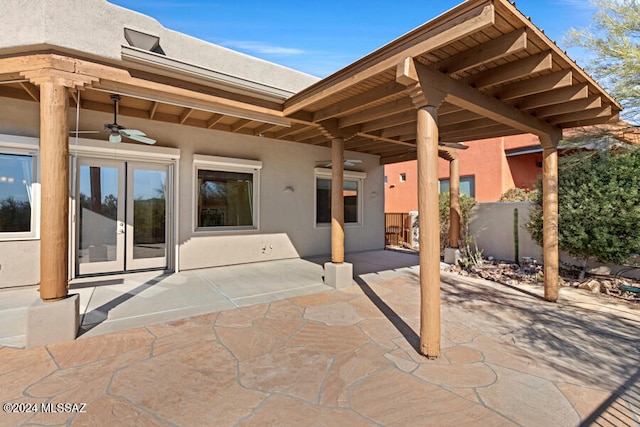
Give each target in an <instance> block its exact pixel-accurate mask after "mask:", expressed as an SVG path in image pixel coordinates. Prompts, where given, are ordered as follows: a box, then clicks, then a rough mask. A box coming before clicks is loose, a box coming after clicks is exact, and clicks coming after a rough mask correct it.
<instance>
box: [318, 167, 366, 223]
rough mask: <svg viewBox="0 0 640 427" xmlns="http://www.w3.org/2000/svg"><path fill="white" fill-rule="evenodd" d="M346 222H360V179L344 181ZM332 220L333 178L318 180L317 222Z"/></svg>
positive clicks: (343, 192)
mask: <svg viewBox="0 0 640 427" xmlns="http://www.w3.org/2000/svg"><path fill="white" fill-rule="evenodd" d="M342 188H343V191H342V194H343V196H344V222H345V224H346V223H357V222H358V181H347V180H344V181H343V187H342ZM330 222H331V180H330V179H325V178H318V179H317V180H316V223H317V224H327V223H330Z"/></svg>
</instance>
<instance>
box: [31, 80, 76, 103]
mask: <svg viewBox="0 0 640 427" xmlns="http://www.w3.org/2000/svg"><path fill="white" fill-rule="evenodd" d="M20 87H21V88H22V89H24V91H25V92H27V94H28V95H29V97H31V99H33V100H34V101H36V102H40V89H38V87H37V86H36V85H34V84H32V83H29V82H20ZM76 102H77V101H76Z"/></svg>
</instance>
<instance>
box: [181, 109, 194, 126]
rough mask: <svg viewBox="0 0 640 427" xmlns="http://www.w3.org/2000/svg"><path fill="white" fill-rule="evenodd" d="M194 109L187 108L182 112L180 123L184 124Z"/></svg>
mask: <svg viewBox="0 0 640 427" xmlns="http://www.w3.org/2000/svg"><path fill="white" fill-rule="evenodd" d="M194 111H195V110H194V109H193V108H185V109H184V111H183V112H182V114H180V124H181V125H183V124H184V123H185V122H186V121H187V119H188V118H189V117H190V116H191V115H192V114H193V112H194Z"/></svg>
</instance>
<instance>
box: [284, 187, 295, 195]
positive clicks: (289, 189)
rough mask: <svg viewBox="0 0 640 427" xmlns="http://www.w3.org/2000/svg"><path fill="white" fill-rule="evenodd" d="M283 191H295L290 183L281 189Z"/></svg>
mask: <svg viewBox="0 0 640 427" xmlns="http://www.w3.org/2000/svg"><path fill="white" fill-rule="evenodd" d="M282 192H283V193H294V192H295V191H294V190H293V187H291V186H290V185H288V186H286V187H284V190H282Z"/></svg>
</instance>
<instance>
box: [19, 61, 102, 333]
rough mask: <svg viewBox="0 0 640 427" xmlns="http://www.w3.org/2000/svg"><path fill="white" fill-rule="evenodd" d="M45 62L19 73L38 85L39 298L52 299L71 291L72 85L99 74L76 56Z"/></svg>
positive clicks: (57, 298) (78, 85) (62, 296)
mask: <svg viewBox="0 0 640 427" xmlns="http://www.w3.org/2000/svg"><path fill="white" fill-rule="evenodd" d="M40 60H41V61H43V60H42V59H40ZM44 61H45V63H46V64H47V65H49V67H45V68H34V69H32V70H29V71H24V72H21V74H22V75H23V76H24V77H25V78H27V79H29V81H30V82H31V83H33V84H35V85H37V86H39V87H40V298H41V299H42V301H45V302H52V301H59V300H62V299H65V298H66V297H67V295H68V280H69V122H68V113H69V89H81V88H83V87H84V86H86V85H89V84H91V83H92V82H94V81H96V80H98V79H97V78H96V77H93V76H89V75H81V74H77V73H75V63H74V62H73V61H72V60H68V59H63V58H61V57H57V56H55V55H52V56H51V57H49V58H45V60H44ZM26 65H27V66H28V65H30V64H29V62H28V61H27V63H26ZM40 67H42V65H40ZM27 338H29V337H27Z"/></svg>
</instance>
